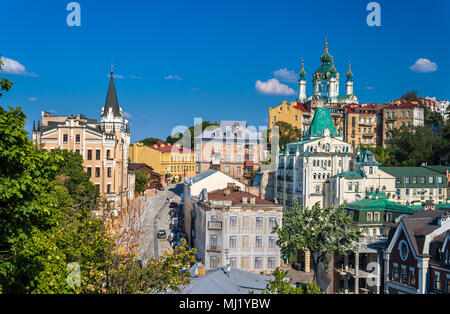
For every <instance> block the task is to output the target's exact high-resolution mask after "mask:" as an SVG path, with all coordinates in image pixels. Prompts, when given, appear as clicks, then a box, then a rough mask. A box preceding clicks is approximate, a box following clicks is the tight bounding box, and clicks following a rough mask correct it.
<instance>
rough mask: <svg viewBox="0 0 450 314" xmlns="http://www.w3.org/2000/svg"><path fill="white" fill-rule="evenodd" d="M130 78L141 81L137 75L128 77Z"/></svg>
mask: <svg viewBox="0 0 450 314" xmlns="http://www.w3.org/2000/svg"><path fill="white" fill-rule="evenodd" d="M130 77H131V78H132V79H135V80H142V76H139V75H130Z"/></svg>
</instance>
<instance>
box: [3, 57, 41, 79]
mask: <svg viewBox="0 0 450 314" xmlns="http://www.w3.org/2000/svg"><path fill="white" fill-rule="evenodd" d="M0 59H1V60H2V62H3V65H2V69H1V72H4V73H8V74H14V75H27V76H33V77H39V75H37V74H36V73H32V72H31V73H30V72H28V71H27V70H26V68H25V66H24V65H23V64H21V63H20V62H18V61H16V60H13V59H9V58H5V57H0Z"/></svg>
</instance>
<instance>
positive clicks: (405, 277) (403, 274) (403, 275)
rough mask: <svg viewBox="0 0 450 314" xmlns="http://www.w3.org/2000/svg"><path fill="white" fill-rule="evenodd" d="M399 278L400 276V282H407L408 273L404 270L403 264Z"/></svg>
mask: <svg viewBox="0 0 450 314" xmlns="http://www.w3.org/2000/svg"><path fill="white" fill-rule="evenodd" d="M400 278H401V283H403V284H405V285H406V284H408V273H407V272H406V266H404V265H402V269H401V274H400Z"/></svg>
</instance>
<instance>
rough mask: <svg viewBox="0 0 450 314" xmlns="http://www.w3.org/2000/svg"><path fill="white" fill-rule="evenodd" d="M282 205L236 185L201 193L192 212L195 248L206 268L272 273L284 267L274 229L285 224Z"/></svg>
mask: <svg viewBox="0 0 450 314" xmlns="http://www.w3.org/2000/svg"><path fill="white" fill-rule="evenodd" d="M282 218H283V207H282V206H281V205H277V204H275V203H272V202H269V201H266V200H263V199H261V198H259V197H257V196H255V195H253V194H250V193H247V192H243V191H241V189H240V188H239V187H238V186H237V185H235V184H229V185H228V187H227V188H225V189H222V190H217V191H214V192H209V193H208V192H206V191H205V193H202V195H201V197H200V198H199V199H197V200H196V202H195V205H194V209H193V211H192V219H193V226H194V229H193V230H192V234H193V242H194V247H195V248H196V249H197V252H198V257H199V260H200V261H201V262H202V263H203V264H204V265H205V267H206V268H207V269H215V268H220V267H224V266H225V267H226V266H231V267H233V268H237V269H242V270H246V271H250V272H253V273H264V274H267V273H272V272H273V271H274V270H275V268H277V267H280V266H281V253H280V249H279V247H278V246H277V244H276V242H277V239H278V236H277V235H276V234H272V230H273V228H274V227H275V226H276V224H278V225H279V226H281V225H282Z"/></svg>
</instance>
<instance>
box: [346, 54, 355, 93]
mask: <svg viewBox="0 0 450 314" xmlns="http://www.w3.org/2000/svg"><path fill="white" fill-rule="evenodd" d="M346 76H347V82H346V83H345V86H346V87H347V92H346V94H347V95H348V96H352V95H353V73H352V69H351V64H350V62H349V63H348V72H347V75H346Z"/></svg>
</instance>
